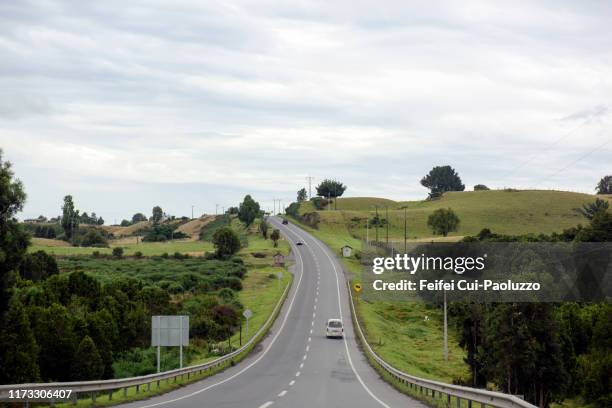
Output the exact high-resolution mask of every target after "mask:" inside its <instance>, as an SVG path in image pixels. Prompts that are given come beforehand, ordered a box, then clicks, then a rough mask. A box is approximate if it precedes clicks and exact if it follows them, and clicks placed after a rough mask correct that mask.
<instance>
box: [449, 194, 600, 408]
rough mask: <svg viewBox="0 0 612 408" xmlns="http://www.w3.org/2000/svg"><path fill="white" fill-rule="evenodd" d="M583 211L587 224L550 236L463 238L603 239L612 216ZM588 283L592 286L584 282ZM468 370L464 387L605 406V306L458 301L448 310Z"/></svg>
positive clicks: (544, 401) (542, 402) (591, 208)
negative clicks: (494, 387) (491, 387)
mask: <svg viewBox="0 0 612 408" xmlns="http://www.w3.org/2000/svg"><path fill="white" fill-rule="evenodd" d="M596 206H597V205H596V204H592V205H587V206H585V209H586V210H585V212H586V213H587V214H588V217H587V218H589V219H590V222H589V224H588V225H587V226H578V227H575V228H570V229H567V230H565V231H563V232H562V233H558V234H557V233H555V234H552V235H549V236H547V235H538V236H533V235H526V236H508V235H499V234H495V233H492V232H491V231H489V230H488V229H485V230H483V231H482V232H481V233H480V234H479V235H478V236H476V237H468V238H466V239H465V240H466V241H486V242H515V241H519V242H520V241H529V242H533V241H537V242H558V241H564V242H611V241H612V213H611V212H610V211H608V208H607V207H606V206H603V207H601V208H599V209H597V210H595V208H596ZM590 283H591V284H592V282H590ZM450 313H451V316H453V317H454V321H455V323H456V325H457V329H458V332H459V335H460V343H459V344H460V345H461V347H463V348H464V349H465V350H466V353H467V355H466V358H465V362H466V363H467V364H468V365H469V367H470V373H471V376H470V380H469V385H472V386H476V387H485V386H486V385H487V384H488V383H494V384H496V385H497V386H498V387H500V388H501V390H502V391H504V392H507V393H511V394H517V395H523V396H524V398H525V399H526V400H528V401H530V402H532V403H534V404H536V405H538V406H540V407H547V406H549V404H550V403H551V402H555V401H562V400H563V399H565V398H568V397H575V396H581V397H582V398H583V399H584V400H586V401H587V402H589V403H594V404H596V405H598V406H601V407H606V406H610V405H611V404H612V377H611V376H610V373H612V354H611V353H610V350H612V305H611V304H610V303H606V302H603V303H574V302H565V303H497V304H496V303H488V304H483V303H465V302H455V303H451V306H450Z"/></svg>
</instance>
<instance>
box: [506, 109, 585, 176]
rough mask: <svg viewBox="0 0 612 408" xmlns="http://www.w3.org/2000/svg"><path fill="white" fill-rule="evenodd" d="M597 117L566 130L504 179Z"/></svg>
mask: <svg viewBox="0 0 612 408" xmlns="http://www.w3.org/2000/svg"><path fill="white" fill-rule="evenodd" d="M595 117H597V116H596V115H592V116H591V117H589V118H588V119H586V120H584V121H583V122H582V123H580V124H579V125H578V126H576V127H575V128H573V129H571V130H570V131H568V132H566V133H565V134H564V135H563V136H561V137H560V138H558V139H557V140H555V141H554V142H552V143H551V144H549V145H548V146H546V147H544V148H543V149H542V150H540V151H539V152H537V153H535V154H533V155H531V156H529V157H528V158H527V160H525V161H523V162H521V163H520V164H519V165H518V166H516V167H515V168H514V169H512V170H510V172H508V173H507V174H506V175H505V176H502V178H501V179H502V180H505V179H507V178H508V177H510V176H511V175H513V174H515V173H516V172H517V171H518V170H520V169H522V168H523V167H525V166H526V165H527V164H529V163H531V162H532V161H534V160H535V159H537V158H538V157H540V156H542V154H544V153H545V152H547V151H549V150H550V149H551V148H553V147H555V146H556V145H557V144H559V143H560V142H562V141H563V140H565V139H567V138H568V137H569V136H570V135H572V134H574V133H575V132H576V131H577V130H579V129H580V128H582V127H584V126H586V125H587V124H588V123H589V122H591V120H593V119H594V118H595Z"/></svg>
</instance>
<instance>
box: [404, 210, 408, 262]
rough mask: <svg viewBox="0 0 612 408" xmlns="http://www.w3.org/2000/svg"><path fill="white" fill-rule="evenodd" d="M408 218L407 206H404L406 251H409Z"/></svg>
mask: <svg viewBox="0 0 612 408" xmlns="http://www.w3.org/2000/svg"><path fill="white" fill-rule="evenodd" d="M407 222H408V221H407V220H406V207H404V253H407V252H408V224H407Z"/></svg>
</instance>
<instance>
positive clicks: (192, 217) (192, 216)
mask: <svg viewBox="0 0 612 408" xmlns="http://www.w3.org/2000/svg"><path fill="white" fill-rule="evenodd" d="M191 219H192V220H193V204H191Z"/></svg>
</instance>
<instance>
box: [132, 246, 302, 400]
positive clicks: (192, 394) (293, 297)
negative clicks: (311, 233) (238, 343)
mask: <svg viewBox="0 0 612 408" xmlns="http://www.w3.org/2000/svg"><path fill="white" fill-rule="evenodd" d="M291 248H292V249H295V253H296V254H298V257H299V258H300V278H299V279H298V283H297V286H296V287H295V292H293V296H292V297H291V302H290V303H289V307H288V308H287V313H285V317H284V318H283V321H282V322H281V325H280V327H279V329H278V331H277V332H276V333H275V334H274V337H272V340H271V341H270V344H268V347H267V348H266V349H265V350H264V351H263V353H261V355H260V356H259V357H257V359H256V360H255V361H253V362H252V363H251V364H249V365H248V366H246V367H244V368H243V369H242V370H240V371H238V372H237V373H236V374H233V375H232V376H230V377H227V378H226V379H224V380H221V381H219V382H217V383H214V384H211V385H208V386H206V387H204V388H201V389H199V390H197V391H194V392H192V393H189V394H187V395H183V396H181V397H177V398H174V399H171V400H168V401H161V402H157V403H155V404H149V405H143V406H141V407H138V408H151V407H157V406H160V405H164V404H171V403H173V402H176V401H180V400H183V399H186V398H191V397H193V396H194V395H198V394H200V393H202V392H204V391H207V390H209V389H211V388H213V387H216V386H217V385H221V384H224V383H226V382H228V381H231V380H233V379H234V378H236V377H238V376H239V375H240V374H242V373H244V372H245V371H247V370H248V369H249V368H251V367H253V366H254V365H255V364H257V363H258V362H259V361H260V360H261V359H262V358H264V357H265V355H266V354H268V351H270V349H271V348H272V346H273V345H274V343H275V342H276V339H277V338H278V336H279V335H280V334H281V333H282V331H283V328H284V327H285V323H287V320H288V318H289V315H290V314H291V313H290V312H291V309H292V308H293V303H294V302H295V299H296V297H297V294H298V292H299V289H300V284H301V283H302V276H303V275H304V261H303V260H302V255H301V254H300V251H298V250H297V247H295V246H294V245H293V244H291ZM281 308H282V306H281ZM312 324H313V326H314V322H312ZM266 404H268V405H266ZM266 404H264V405H262V407H264V406H266V407H267V406H270V405H272V404H273V402H272V401H268V402H266ZM260 408H261V407H260Z"/></svg>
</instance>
